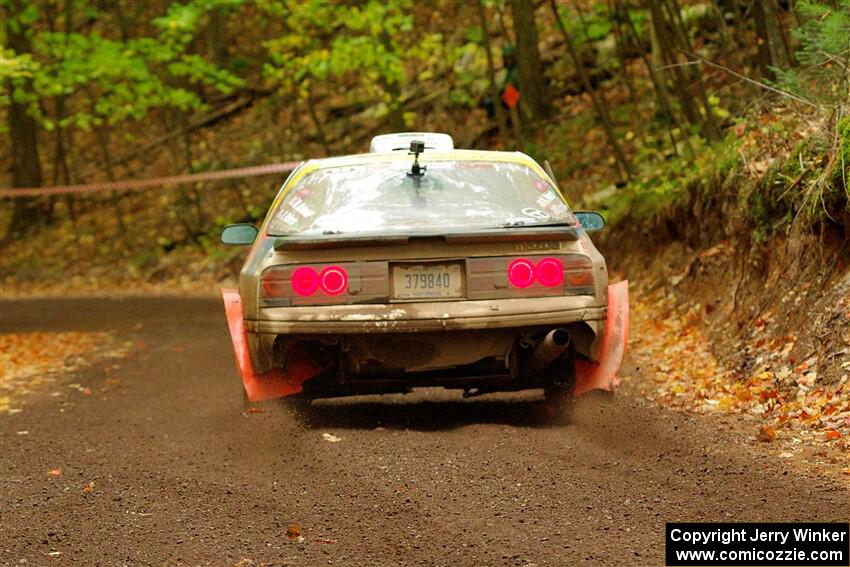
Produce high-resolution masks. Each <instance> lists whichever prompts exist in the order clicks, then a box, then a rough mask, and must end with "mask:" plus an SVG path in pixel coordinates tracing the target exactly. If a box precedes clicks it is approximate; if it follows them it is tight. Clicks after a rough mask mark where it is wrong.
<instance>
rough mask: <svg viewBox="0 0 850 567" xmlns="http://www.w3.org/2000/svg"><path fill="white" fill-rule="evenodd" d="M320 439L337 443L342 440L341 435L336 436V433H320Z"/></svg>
mask: <svg viewBox="0 0 850 567" xmlns="http://www.w3.org/2000/svg"><path fill="white" fill-rule="evenodd" d="M322 439H324V440H325V441H328V442H330V443H339V442H340V441H342V438H341V437H337V436H336V435H333V434H332V433H322Z"/></svg>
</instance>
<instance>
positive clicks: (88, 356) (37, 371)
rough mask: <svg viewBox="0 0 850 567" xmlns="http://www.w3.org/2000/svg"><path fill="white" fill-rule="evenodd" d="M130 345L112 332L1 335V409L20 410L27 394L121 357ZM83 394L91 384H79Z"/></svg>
mask: <svg viewBox="0 0 850 567" xmlns="http://www.w3.org/2000/svg"><path fill="white" fill-rule="evenodd" d="M126 354H127V349H125V348H123V347H121V346H120V345H119V344H118V343H117V341H116V340H115V338H114V336H113V335H112V334H111V333H81V332H62V333H41V332H33V333H7V334H2V335H0V364H2V367H3V379H2V380H0V413H14V412H16V411H20V405H21V402H22V400H23V398H24V397H25V396H26V395H27V394H29V393H31V392H35V391H38V390H41V389H44V388H45V387H48V386H51V385H53V384H56V382H57V380H59V379H60V378H62V377H63V376H67V375H70V374H73V373H75V372H77V371H79V370H80V369H82V368H84V367H86V366H89V365H91V364H92V363H94V362H95V361H97V360H100V359H103V358H121V357H123V356H125V355H126ZM75 387H76V389H77V390H78V391H79V392H81V393H82V394H83V395H91V394H92V390H91V389H90V388H88V387H84V386H80V385H79V384H77V385H75Z"/></svg>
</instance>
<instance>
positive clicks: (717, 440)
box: [0, 298, 850, 566]
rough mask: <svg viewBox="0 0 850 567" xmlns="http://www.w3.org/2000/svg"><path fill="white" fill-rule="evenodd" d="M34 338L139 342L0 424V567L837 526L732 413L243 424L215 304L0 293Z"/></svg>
mask: <svg viewBox="0 0 850 567" xmlns="http://www.w3.org/2000/svg"><path fill="white" fill-rule="evenodd" d="M28 330H32V331H36V330H38V331H60V330H78V331H80V330H82V331H95V330H114V331H115V332H117V333H118V335H119V336H120V337H121V338H122V340H132V341H133V342H134V344H135V347H134V354H133V355H132V356H131V357H130V358H128V359H125V360H123V361H121V362H120V364H121V368H120V369H118V370H117V371H114V372H111V375H114V376H116V377H118V379H119V380H118V381H117V383H116V380H114V379H113V380H112V381H111V383H112V384H113V385H111V386H105V385H104V384H105V382H104V379H105V378H104V377H105V374H106V373H105V372H104V368H103V367H102V365H100V366H98V365H96V366H93V367H91V368H89V369H87V370H86V371H84V372H83V373H82V374H81V375H79V376H77V377H75V378H74V381H75V382H79V383H80V384H81V385H82V386H84V387H89V388H91V391H92V392H93V393H92V395H88V396H86V395H82V394H79V392H76V391H74V390H70V389H69V392H70V393H67V394H63V395H61V396H59V397H52V396H50V395H49V394H47V393H45V394H44V395H43V396H41V397H38V398H36V399H32V400H30V402H29V403H28V405H27V406H26V409H25V411H23V412H21V413H19V414H15V415H7V416H3V417H2V423H0V435H2V447H1V448H2V451H0V453H1V454H0V466H2V474H0V565H3V566H6V565H10V566H11V565H27V566H41V565H86V566H95V565H103V566H113V565H116V566H117V565H130V566H136V565H156V566H177V565H187V566H194V565H215V566H232V565H236V564H239V565H240V566H247V565H261V564H263V563H264V564H266V565H276V566H277V565H455V566H458V565H517V566H523V565H525V566H530V565H538V566H542V565H558V566H560V565H585V564H586V565H663V533H664V523H665V522H666V521H729V520H736V521H795V520H821V521H839V520H840V521H846V520H847V519H848V517H850V495H848V492H847V491H846V488H845V487H844V486H842V485H841V484H840V483H839V482H838V481H837V480H835V479H834V478H827V477H821V478H819V477H817V476H813V475H812V474H811V473H806V471H805V470H803V469H795V468H793V467H792V466H791V465H789V462H788V461H787V460H781V459H776V458H775V457H774V456H772V455H770V454H768V453H767V452H766V451H765V450H763V449H762V448H761V447H759V446H757V445H754V444H753V442H752V441H751V440H750V437H751V435H749V436H748V435H744V434H742V432H741V431H739V426H738V425H736V422H735V420H734V418H733V417H726V418H724V417H710V418H709V417H699V416H689V415H687V414H679V413H672V412H668V411H665V410H662V409H658V408H655V407H652V406H650V405H648V404H647V403H645V402H640V401H639V400H638V399H637V397H635V396H633V395H630V392H629V389H628V388H626V389H625V391H622V392H621V394H620V395H619V396H618V397H617V398H616V399H614V400H613V401H602V400H599V399H585V400H584V401H582V403H580V404H579V406H578V409H577V413H576V416H575V418H574V420H573V421H572V422H571V423H569V424H555V423H552V422H551V421H548V420H547V419H546V418H545V417H544V415H543V413H542V408H541V405H540V401H539V400H540V397H539V396H538V395H536V394H535V393H529V394H522V395H519V394H518V395H504V396H492V397H482V398H478V399H473V400H462V399H461V398H460V396H459V394H456V393H452V392H445V391H430V390H429V391H423V392H421V393H419V392H417V393H415V394H414V395H410V396H391V397H370V398H356V399H349V400H337V401H328V402H321V403H319V404H316V405H314V407H312V408H311V409H310V410H309V411H308V412H307V413H306V414H305V415H303V416H300V417H299V416H297V415H295V414H294V413H292V412H291V410H289V409H287V408H284V407H282V406H281V405H280V404H277V403H268V404H265V405H263V406H262V407H263V408H264V409H265V411H264V412H262V413H250V414H243V413H242V411H241V410H242V396H241V391H240V389H241V384H240V382H239V381H238V380H237V377H236V373H235V366H234V361H233V355H232V353H231V350H230V346H229V338H228V335H227V330H226V325H225V321H224V315H223V310H222V307H221V305H220V302H218V301H215V300H189V299H176V298H175V299H162V298H160V299H153V298H146V299H123V300H97V299H86V300H23V301H16V302H5V303H0V332H12V331H15V332H20V331H28ZM110 364H111V363H110ZM626 371H627V372H637V370H636V369H635V368H634V366H632V368H631V369H627V370H626ZM19 431H27V432H28V433H27V434H26V435H23V434H18V432H19ZM325 433H328V434H331V435H333V436H335V437H336V438H339V439H340V440H339V441H337V442H331V441H328V440H326V439H325V437H324V436H323V434H325ZM57 468H61V469H62V471H63V474H62V476H60V477H51V476H49V475H48V471H50V470H53V469H57ZM90 483H93V484H90ZM86 487H88V489H87V488H86ZM288 530H289V532H290V535H289V536H288V535H287V531H288ZM240 562H241V563H240Z"/></svg>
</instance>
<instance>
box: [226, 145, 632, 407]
mask: <svg viewBox="0 0 850 567" xmlns="http://www.w3.org/2000/svg"><path fill="white" fill-rule="evenodd" d="M547 170H548V171H549V173H547ZM603 226H604V221H603V220H602V217H601V216H600V215H599V214H598V213H590V212H573V211H572V210H571V209H570V208H569V206H568V205H567V202H566V200H565V199H564V196H563V195H562V194H561V192H560V190H559V189H558V185H557V184H556V182H555V181H554V179H553V175H551V169H549V168H548V164H547V167H546V169H544V168H543V167H541V166H540V165H539V164H538V163H537V162H535V161H534V160H533V159H531V158H530V157H529V156H527V155H525V154H522V153H519V152H494V151H474V150H460V149H455V148H454V147H453V142H452V139H451V137H450V136H448V135H446V134H433V133H404V134H394V135H385V136H378V137H376V138H375V139H373V141H372V144H371V149H370V152H369V153H366V154H359V155H347V156H341V157H333V158H326V159H316V160H310V161H307V162H304V163H302V164H301V165H300V166H299V167H298V168H296V169H295V170H294V171H293V172H292V173H291V174H290V176H289V178H288V179H287V180H286V181H285V183H284V184H283V186H282V187H281V189H280V191H279V193H278V195H277V197H276V198H275V199H274V201H273V202H272V205H271V207H270V208H269V211H268V214H267V215H266V218H265V221H264V222H263V224H262V226H261V227H260V228H257V227H255V226H253V225H250V224H236V225H229V226H227V227H225V228H224V229H223V230H222V233H221V238H222V240H223V242H225V243H228V244H242V245H250V246H251V248H250V251H249V253H248V256H247V259H246V261H245V264H244V267H243V268H242V271H241V273H240V275H239V288H238V289H224V290H222V293H223V297H224V301H225V307H226V312H227V319H228V323H229V329H230V333H231V338H232V341H233V346H234V349H235V351H236V358H237V363H238V369H239V372H240V374H241V377H242V381H243V383H244V386H245V392H246V394H247V398H248V399H249V400H251V401H259V400H265V399H271V398H277V397H285V396H292V397H297V398H302V399H303V398H307V399H314V398H322V397H333V396H346V395H357V394H375V393H391V392H408V391H410V390H411V389H413V388H417V387H432V386H437V387H440V386H442V387H445V388H457V389H461V390H463V391H464V394H465V395H466V396H473V395H477V394H484V393H488V392H496V391H515V390H525V389H533V388H542V389H543V391H544V392H545V395H546V399H547V400H548V401H550V402H553V403H554V404H563V403H564V402H568V401H569V400H570V399H572V397H573V396H575V395H578V394H580V393H582V392H585V391H588V390H591V389H603V390H613V389H614V388H615V387H616V385H617V371H618V369H619V366H620V363H621V361H622V357H623V351H624V348H625V341H626V334H627V327H628V292H627V283H626V282H620V283H619V284H616V285H613V286H609V285H608V273H607V269H606V265H605V260H604V258H603V257H602V255H601V254H600V253H599V252H598V251H597V249H596V247H595V246H594V245H593V242H591V240H590V238H589V236H588V232H592V231H594V230H598V229H601V228H602V227H603Z"/></svg>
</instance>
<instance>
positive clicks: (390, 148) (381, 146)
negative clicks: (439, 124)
mask: <svg viewBox="0 0 850 567" xmlns="http://www.w3.org/2000/svg"><path fill="white" fill-rule="evenodd" d="M413 141H421V142H422V143H423V144H424V147H423V148H422V149H423V150H434V151H438V152H444V151H447V150H453V149H455V143H454V140H452V137H451V136H449V135H448V134H440V133H437V132H399V133H397V134H382V135H380V136H375V137H374V138H372V143H371V144H369V153H370V154H383V153H388V152H396V151H405V152H408V151H410V143H411V142H413Z"/></svg>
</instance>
